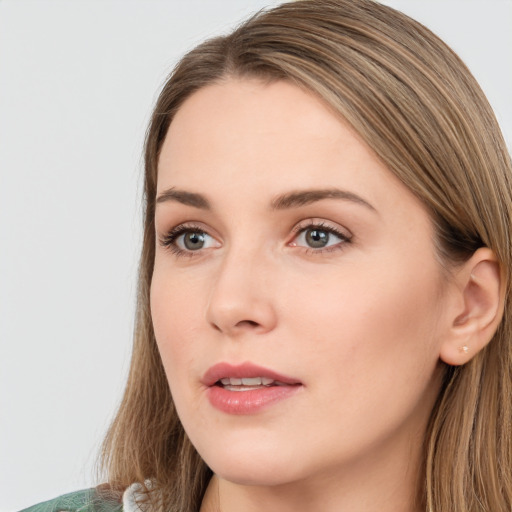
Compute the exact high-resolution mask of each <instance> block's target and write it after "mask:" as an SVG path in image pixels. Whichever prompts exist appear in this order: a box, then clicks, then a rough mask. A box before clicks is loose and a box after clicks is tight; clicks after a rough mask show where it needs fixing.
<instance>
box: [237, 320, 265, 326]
mask: <svg viewBox="0 0 512 512" xmlns="http://www.w3.org/2000/svg"><path fill="white" fill-rule="evenodd" d="M236 325H237V327H258V326H259V325H260V324H259V323H258V322H255V321H254V320H241V321H240V322H238V323H237V324H236Z"/></svg>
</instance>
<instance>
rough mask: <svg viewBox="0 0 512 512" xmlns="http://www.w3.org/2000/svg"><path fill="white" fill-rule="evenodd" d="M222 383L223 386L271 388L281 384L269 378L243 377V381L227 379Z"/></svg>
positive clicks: (232, 378)
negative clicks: (273, 385) (272, 385)
mask: <svg viewBox="0 0 512 512" xmlns="http://www.w3.org/2000/svg"><path fill="white" fill-rule="evenodd" d="M220 382H221V384H222V385H223V386H262V385H263V386H270V385H271V384H279V383H277V382H275V381H274V380H273V379H269V378H267V377H243V378H242V379H239V378H236V377H225V378H224V379H220Z"/></svg>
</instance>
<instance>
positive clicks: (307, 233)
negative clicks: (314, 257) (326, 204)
mask: <svg viewBox="0 0 512 512" xmlns="http://www.w3.org/2000/svg"><path fill="white" fill-rule="evenodd" d="M294 231H295V232H296V233H297V235H296V237H295V238H294V239H293V241H292V242H291V243H290V245H291V246H292V247H306V248H308V249H312V250H314V251H315V252H321V250H322V249H331V250H332V249H335V248H341V246H342V245H344V244H345V243H349V242H350V239H351V235H350V234H348V233H342V232H341V230H339V229H336V228H335V227H334V226H328V225H326V224H325V223H320V224H309V225H306V226H303V225H299V226H297V227H296V228H295V229H294Z"/></svg>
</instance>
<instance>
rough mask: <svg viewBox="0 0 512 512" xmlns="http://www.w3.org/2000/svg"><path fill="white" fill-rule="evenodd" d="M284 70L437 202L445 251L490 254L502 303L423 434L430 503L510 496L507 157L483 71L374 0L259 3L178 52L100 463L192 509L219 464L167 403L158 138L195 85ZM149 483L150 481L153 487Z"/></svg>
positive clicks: (169, 504)
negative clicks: (130, 331)
mask: <svg viewBox="0 0 512 512" xmlns="http://www.w3.org/2000/svg"><path fill="white" fill-rule="evenodd" d="M234 76H236V77H250V78H259V79H261V80H266V81H273V80H288V81H290V82H292V83H294V84H296V85H298V86H299V87H302V88H305V89H307V90H309V91H312V92H313V93H315V94H316V95H317V96H318V97H319V98H320V99H321V100H322V101H324V102H325V103H326V104H328V105H329V106H330V107H331V109H332V110H333V111H334V112H336V113H337V114H338V115H339V116H340V118H343V119H345V120H346V121H347V122H348V123H349V124H350V125H351V126H352V127H353V128H354V129H355V130H356V131H357V133H358V134H359V135H360V136H361V137H362V139H363V140H364V141H365V142H366V143H367V144H368V146H369V147H370V148H371V149H372V150H373V151H374V152H375V153H376V154H377V155H378V157H379V158H380V159H381V160H382V162H384V164H385V165H386V166H387V167H388V168H389V169H390V170H391V171H392V172H393V173H394V174H395V175H396V176H397V177H398V178H399V179H400V180H401V181H402V182H403V183H404V184H405V185H406V186H407V187H408V188H409V189H410V190H411V191H412V192H413V193H414V194H415V195H416V196H417V197H418V198H419V199H420V200H421V201H422V203H423V204H424V205H425V206H426V207H427V208H428V210H429V212H430V215H431V218H432V221H433V223H434V226H435V229H436V243H437V249H438V254H439V259H440V261H441V262H442V264H443V266H444V267H446V269H447V271H449V269H450V266H451V265H454V264H457V263H459V262H462V261H465V260H466V259H467V258H469V256H470V255H471V254H472V253H473V252H474V251H475V250H476V249H478V248H479V247H483V246H485V247H489V248H490V249H492V250H493V251H494V253H495V254H496V256H497V258H498V260H499V262H500V266H501V274H502V283H503V286H505V287H506V300H505V311H504V315H503V319H502V321H501V324H500V326H499V328H498V330H497V332H496V333H495V335H494V337H493V339H492V341H491V342H490V343H489V345H488V346H487V347H486V348H485V349H484V350H483V351H482V352H481V353H479V354H478V355H477V356H476V357H474V358H473V359H472V360H471V361H470V362H469V363H468V364H466V365H464V366H462V367H456V368H455V367H449V366H446V368H445V378H444V384H443V387H442V390H441V392H440V395H439V397H438V400H437V403H436V405H435V407H434V409H433V411H432V414H431V419H430V424H429V427H428V432H427V436H426V439H425V457H424V471H423V474H424V479H423V485H424V488H423V489H420V490H419V492H420V493H421V494H422V496H423V500H424V503H423V507H424V509H425V510H426V511H429V512H468V511H471V512H477V511H482V512H483V511H487V512H497V511H505V510H512V439H511V437H512V436H511V434H512V431H511V419H512V351H511V341H512V323H511V321H512V303H511V295H510V288H511V284H510V276H509V272H510V269H511V268H512V241H511V226H512V163H511V159H510V155H509V153H508V151H507V148H506V145H505V143H504V140H503V137H502V135H501V132H500V129H499V127H498V125H497V122H496V119H495V117H494V114H493V112H492V109H491V107H490V106H489V104H488V102H487V100H486V98H485V96H484V94H483V93H482V91H481V89H480V87H479V86H478V84H477V83H476V81H475V79H474V78H473V76H472V75H471V73H470V72H469V71H468V69H467V68H466V66H465V65H464V64H463V63H462V62H461V60H460V59H459V58H458V57H457V55H456V54H455V53H454V52H453V51H452V50H450V49H449V48H448V47H447V46H446V45H445V44H444V43H443V42H442V41H441V40H440V39H439V38H438V37H436V36H435V35H434V34H432V33H431V32H430V31H429V30H428V29H426V28H425V27H424V26H422V25H421V24H419V23H417V22H415V21H414V20H411V19H410V18H408V17H407V16H405V15H404V14H402V13H400V12H398V11H395V10H393V9H391V8H389V7H386V6H383V5H380V4H378V3H376V2H374V1H372V0H301V1H298V2H293V3H285V4H283V5H281V6H278V7H276V8H274V9H271V10H267V11H262V12H260V13H258V14H257V15H255V16H254V17H252V18H250V19H249V20H248V21H246V22H245V23H243V24H242V25H241V26H239V27H238V28H237V29H236V30H235V31H233V32H232V33H231V34H229V35H227V36H223V37H218V38H215V39H212V40H209V41H207V42H205V43H203V44H201V45H200V46H198V47H197V48H195V49H194V50H192V51H191V52H189V53H188V54H187V55H185V56H184V57H183V59H182V60H181V61H180V62H179V64H178V65H177V66H176V68H175V69H174V71H173V72H172V74H171V76H170V77H169V79H168V80H167V82H166V83H165V85H164V87H163V90H162V92H161V94H160V97H159V98H158V101H157V103H156V106H155V108H154V112H153V115H152V118H151V121H150V125H149V128H148V132H147V139H146V149H145V216H144V242H143V249H142V258H141V264H140V274H139V290H138V310H137V319H136V328H135V335H134V348H133V356H132V362H131V368H130V373H129V377H128V383H127V386H126V391H125V394H124V398H123V400H122V403H121V406H120V408H119V411H118V413H117V416H116V417H115V420H114V421H113V423H112V426H111V428H110V430H109V432H108V434H107V437H106V439H105V443H104V447H103V458H102V462H103V465H104V467H105V468H106V470H107V477H108V481H109V482H110V484H111V485H112V487H114V488H118V489H120V490H122V489H124V488H125V487H127V486H128V485H129V484H131V483H133V482H144V481H147V480H148V479H149V480H150V481H151V485H152V487H153V489H157V490H158V496H159V501H158V503H157V504H156V509H158V510H162V511H163V510H166V511H168V512H178V511H179V512H193V511H197V510H198V509H199V506H200V503H201V499H202V497H203V494H204V491H205V489H206V485H207V483H208V480H209V478H210V476H211V472H210V470H209V469H208V467H207V466H206V465H205V463H204V462H203V461H202V459H201V458H200V456H199V455H198V453H197V452H196V450H195V449H194V447H193V446H192V445H191V443H190V441H189V440H188V438H187V435H186V433H185V432H184V430H183V427H182V426H181V423H180V421H179V419H178V417H177V414H176V411H175V409H174V406H173V401H172V397H171V394H170V391H169V387H168V383H167V379H166V376H165V373H164V370H163V366H162V362H161V360H160V355H159V353H158V349H157V346H156V343H155V338H154V333H153V329H152V323H151V315H150V310H149V289H150V285H151V278H152V272H153V261H154V248H155V229H154V210H155V196H156V185H157V165H158V157H159V152H160V149H161V146H162V143H163V140H164V138H165V136H166V133H167V130H168V128H169V125H170V123H171V122H172V119H173V116H174V115H175V113H176V112H177V110H178V109H179V108H180V106H181V105H182V104H183V102H184V101H185V100H186V99H187V98H188V97H189V96H190V95H192V94H193V93H194V92H195V91H197V90H198V89H200V88H201V87H204V86H206V85H208V84H212V83H215V82H219V81H222V80H225V79H226V78H229V77H234ZM152 494H153V495H154V493H152Z"/></svg>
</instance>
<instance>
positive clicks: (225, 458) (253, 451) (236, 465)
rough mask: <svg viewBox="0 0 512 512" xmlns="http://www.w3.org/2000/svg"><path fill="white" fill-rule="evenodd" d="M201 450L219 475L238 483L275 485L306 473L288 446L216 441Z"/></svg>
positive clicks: (205, 459)
mask: <svg viewBox="0 0 512 512" xmlns="http://www.w3.org/2000/svg"><path fill="white" fill-rule="evenodd" d="M199 453H200V455H201V457H202V458H203V460H204V461H205V462H206V464H207V465H208V466H209V467H210V469H211V470H212V471H213V472H214V473H215V474H216V475H217V476H218V477H220V478H222V479H224V480H227V481H229V482H232V483H235V484H238V485H251V486H275V485H282V484H286V483H290V482H293V481H295V480H299V479H301V478H302V477H303V476H304V475H302V474H301V473H302V470H303V468H302V465H301V464H300V463H299V461H298V460H297V457H293V458H292V457H290V454H288V453H287V450H286V448H285V446H282V447H281V448H280V449H275V448H274V447H269V446H262V444H260V443H257V442H255V443H252V444H251V446H250V447H246V448H244V449H241V447H237V446H236V445H231V446H228V447H221V446H219V445H217V446H216V447H215V448H214V449H211V447H209V449H208V450H206V451H205V452H204V453H202V451H201V450H199Z"/></svg>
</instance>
